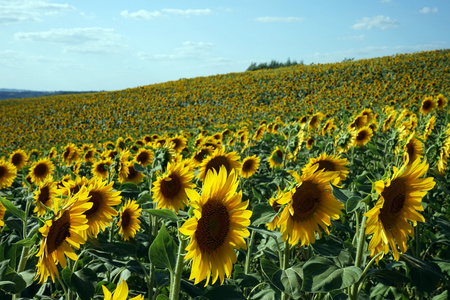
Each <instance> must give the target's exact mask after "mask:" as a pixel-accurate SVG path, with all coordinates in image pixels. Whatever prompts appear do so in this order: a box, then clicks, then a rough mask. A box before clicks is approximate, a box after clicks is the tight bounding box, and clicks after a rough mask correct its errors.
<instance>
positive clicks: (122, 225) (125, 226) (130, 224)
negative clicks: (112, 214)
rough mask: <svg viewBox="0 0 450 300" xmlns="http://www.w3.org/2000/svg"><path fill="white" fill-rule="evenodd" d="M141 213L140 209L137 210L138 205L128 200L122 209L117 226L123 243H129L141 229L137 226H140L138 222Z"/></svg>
mask: <svg viewBox="0 0 450 300" xmlns="http://www.w3.org/2000/svg"><path fill="white" fill-rule="evenodd" d="M141 211H142V208H139V204H137V203H136V201H135V200H128V202H127V203H126V204H125V205H124V206H123V207H122V209H121V211H120V216H119V222H117V226H118V227H119V234H120V235H121V236H122V237H123V239H124V240H125V241H129V240H130V238H133V237H134V236H135V235H136V232H138V231H139V229H141V225H139V224H141V221H139V217H140V216H141Z"/></svg>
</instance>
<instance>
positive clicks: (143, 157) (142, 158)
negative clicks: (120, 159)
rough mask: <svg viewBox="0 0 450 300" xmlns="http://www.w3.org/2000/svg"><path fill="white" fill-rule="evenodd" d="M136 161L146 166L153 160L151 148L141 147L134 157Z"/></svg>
mask: <svg viewBox="0 0 450 300" xmlns="http://www.w3.org/2000/svg"><path fill="white" fill-rule="evenodd" d="M134 161H135V162H137V163H138V164H140V165H142V166H144V167H146V166H147V165H149V164H150V163H151V162H152V161H153V152H152V150H150V149H145V148H140V149H139V151H138V153H136V155H135V157H134Z"/></svg>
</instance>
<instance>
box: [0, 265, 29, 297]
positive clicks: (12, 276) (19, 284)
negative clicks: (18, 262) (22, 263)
mask: <svg viewBox="0 0 450 300" xmlns="http://www.w3.org/2000/svg"><path fill="white" fill-rule="evenodd" d="M10 270H11V269H10ZM8 272H9V271H8ZM3 281H11V282H13V283H14V285H9V284H8V285H5V286H4V287H3V288H2V289H3V290H4V291H5V292H7V293H11V294H17V293H20V292H21V291H23V290H24V289H25V288H26V287H27V283H26V282H25V280H23V278H22V275H20V274H17V273H16V272H15V271H13V270H12V272H11V273H8V274H6V275H5V276H4V277H3Z"/></svg>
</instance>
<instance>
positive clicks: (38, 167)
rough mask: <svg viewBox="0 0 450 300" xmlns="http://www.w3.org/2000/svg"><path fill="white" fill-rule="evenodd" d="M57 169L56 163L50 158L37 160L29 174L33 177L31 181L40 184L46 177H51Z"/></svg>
mask: <svg viewBox="0 0 450 300" xmlns="http://www.w3.org/2000/svg"><path fill="white" fill-rule="evenodd" d="M54 170H55V165H54V164H53V163H52V162H51V160H49V159H46V158H44V159H41V160H39V161H37V162H35V163H34V164H33V165H32V166H31V168H30V171H29V173H28V174H29V176H30V178H31V182H35V183H36V184H40V183H41V182H43V181H45V180H46V179H50V178H51V177H52V175H53V172H54Z"/></svg>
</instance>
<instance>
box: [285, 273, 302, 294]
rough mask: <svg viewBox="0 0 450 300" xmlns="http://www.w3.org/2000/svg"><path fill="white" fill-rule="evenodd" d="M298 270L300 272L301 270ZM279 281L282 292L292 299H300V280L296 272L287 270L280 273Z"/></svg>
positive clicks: (299, 275)
mask: <svg viewBox="0 0 450 300" xmlns="http://www.w3.org/2000/svg"><path fill="white" fill-rule="evenodd" d="M299 270H300V271H301V269H299ZM280 281H281V283H282V284H283V287H284V292H285V293H286V294H288V295H290V296H291V297H292V298H294V299H299V298H301V297H302V292H301V287H302V278H301V274H300V273H299V272H298V270H295V269H293V268H289V269H286V270H285V271H282V274H281V278H280Z"/></svg>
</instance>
